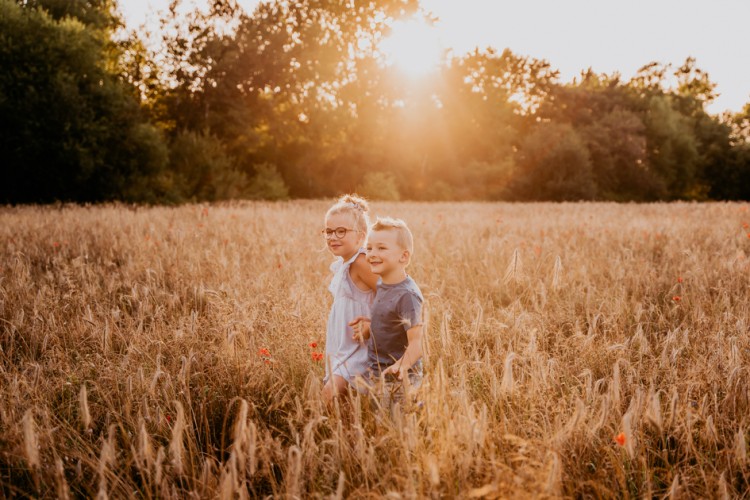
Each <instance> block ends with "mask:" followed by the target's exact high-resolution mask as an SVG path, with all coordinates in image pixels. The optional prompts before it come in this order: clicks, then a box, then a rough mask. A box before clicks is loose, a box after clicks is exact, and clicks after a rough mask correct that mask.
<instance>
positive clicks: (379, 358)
mask: <svg viewBox="0 0 750 500" xmlns="http://www.w3.org/2000/svg"><path fill="white" fill-rule="evenodd" d="M423 301H424V298H423V297H422V292H421V291H420V290H419V287H418V286H417V284H416V283H415V282H414V280H413V279H411V277H409V276H407V277H406V279H405V280H404V281H402V282H400V283H396V284H393V285H387V284H385V283H383V282H382V280H378V289H377V292H376V294H375V301H374V302H373V303H372V307H371V308H370V316H371V320H372V322H371V323H370V340H369V341H368V343H367V352H368V358H369V368H370V370H371V371H372V372H373V375H376V376H377V375H379V374H380V372H381V371H382V370H385V369H386V368H388V367H389V366H391V365H392V364H393V363H394V362H395V361H396V360H397V359H399V358H400V357H401V356H403V355H404V352H406V347H407V346H408V345H409V339H408V338H407V336H406V331H407V330H409V329H410V328H412V327H414V326H417V325H421V324H422V302H423ZM412 371H416V372H419V373H421V372H422V361H421V360H420V361H419V362H417V363H416V364H415V365H414V366H413V367H412Z"/></svg>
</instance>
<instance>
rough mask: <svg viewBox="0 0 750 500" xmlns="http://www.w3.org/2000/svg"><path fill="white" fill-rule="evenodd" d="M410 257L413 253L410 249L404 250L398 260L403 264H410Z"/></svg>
mask: <svg viewBox="0 0 750 500" xmlns="http://www.w3.org/2000/svg"><path fill="white" fill-rule="evenodd" d="M410 257H411V253H410V252H409V250H404V251H403V252H401V257H400V258H399V259H398V261H399V262H400V263H402V264H408V263H409V258H410Z"/></svg>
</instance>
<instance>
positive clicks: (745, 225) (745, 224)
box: [742, 222, 750, 229]
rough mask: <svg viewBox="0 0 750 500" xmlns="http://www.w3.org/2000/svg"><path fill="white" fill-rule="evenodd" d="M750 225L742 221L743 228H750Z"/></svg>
mask: <svg viewBox="0 0 750 500" xmlns="http://www.w3.org/2000/svg"><path fill="white" fill-rule="evenodd" d="M749 227H750V224H748V223H747V222H743V223H742V228H743V229H747V228H749Z"/></svg>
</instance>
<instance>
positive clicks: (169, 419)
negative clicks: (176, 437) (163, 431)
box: [165, 413, 172, 423]
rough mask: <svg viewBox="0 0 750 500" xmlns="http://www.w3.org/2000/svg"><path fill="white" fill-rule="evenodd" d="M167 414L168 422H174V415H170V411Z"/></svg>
mask: <svg viewBox="0 0 750 500" xmlns="http://www.w3.org/2000/svg"><path fill="white" fill-rule="evenodd" d="M165 416H166V418H167V422H169V423H171V422H172V415H170V414H169V413H167V414H166V415H165Z"/></svg>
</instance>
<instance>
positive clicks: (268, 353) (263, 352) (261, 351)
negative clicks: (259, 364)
mask: <svg viewBox="0 0 750 500" xmlns="http://www.w3.org/2000/svg"><path fill="white" fill-rule="evenodd" d="M258 356H263V357H266V358H270V357H271V351H269V350H268V349H266V348H265V347H263V348H261V349H258Z"/></svg>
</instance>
